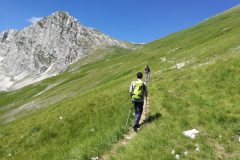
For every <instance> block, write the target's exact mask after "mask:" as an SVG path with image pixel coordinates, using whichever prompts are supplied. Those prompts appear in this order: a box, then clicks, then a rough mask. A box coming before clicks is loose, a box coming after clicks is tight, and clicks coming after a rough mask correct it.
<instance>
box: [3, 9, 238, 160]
mask: <svg viewBox="0 0 240 160" xmlns="http://www.w3.org/2000/svg"><path fill="white" fill-rule="evenodd" d="M239 26H240V7H239V6H238V7H235V8H233V9H231V10H228V11H226V12H224V13H222V14H220V15H217V16H215V17H212V18H209V19H207V20H205V21H203V22H201V23H200V24H198V25H196V26H193V27H191V28H189V29H186V30H183V31H180V32H177V33H174V34H171V35H169V36H167V37H164V38H162V39H159V40H156V41H154V42H151V43H148V44H145V45H142V46H138V47H137V49H122V48H117V47H112V48H102V49H99V50H96V51H94V53H92V54H91V55H89V56H88V57H85V58H84V59H82V60H80V61H78V62H76V63H74V64H73V65H72V66H70V67H69V68H68V69H67V70H66V71H65V72H63V73H62V74H60V75H58V76H55V77H52V78H48V79H46V80H43V81H41V82H39V83H36V84H33V85H29V86H27V87H24V88H22V89H19V90H16V91H12V92H2V93H0V159H3V160H7V159H16V160H28V159H31V160H35V159H36V160H38V159H39V160H42V159H51V160H55V159H79V160H81V159H83V160H84V159H91V157H97V156H100V155H101V154H102V153H107V152H108V151H109V150H110V149H111V146H112V145H113V144H114V143H116V142H117V141H118V140H119V139H121V138H123V135H124V134H125V133H126V132H127V131H128V129H129V128H130V127H131V121H130V122H129V128H126V127H125V123H126V119H127V115H128V110H129V108H130V107H131V105H132V104H131V101H130V96H129V94H128V88H129V85H130V83H131V81H132V80H135V77H136V73H137V72H138V71H143V70H144V66H145V64H149V66H150V68H151V73H152V74H151V81H150V82H149V84H148V87H149V104H150V106H149V107H150V112H149V115H148V117H147V121H146V123H145V125H144V127H142V128H141V130H140V132H138V133H137V136H135V138H134V139H132V140H131V141H129V143H128V144H127V145H125V146H122V147H119V148H117V152H116V153H115V154H114V156H111V155H109V157H110V159H116V160H131V159H134V160H136V159H141V160H156V159H163V160H166V159H176V158H175V156H176V155H177V154H178V155H179V156H180V159H233V160H236V159H240V158H239V157H240V142H239V137H240V116H239V115H240V63H239V62H240V36H239V32H240V28H239ZM132 118H133V117H132ZM193 128H195V129H197V130H199V133H198V134H197V136H196V138H195V139H190V138H187V137H184V135H183V134H182V132H183V131H186V130H189V129H193ZM197 148H198V149H197ZM173 151H174V153H172V152H173ZM111 157H112V158H111Z"/></svg>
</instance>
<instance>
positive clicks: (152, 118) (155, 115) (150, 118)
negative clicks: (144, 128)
mask: <svg viewBox="0 0 240 160" xmlns="http://www.w3.org/2000/svg"><path fill="white" fill-rule="evenodd" d="M160 117H162V114H161V113H155V114H153V115H150V116H148V117H147V118H146V119H145V120H144V121H143V122H142V123H141V125H144V124H147V123H151V122H153V121H156V120H158V119H159V118H160Z"/></svg>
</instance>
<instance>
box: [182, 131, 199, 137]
mask: <svg viewBox="0 0 240 160" xmlns="http://www.w3.org/2000/svg"><path fill="white" fill-rule="evenodd" d="M198 133H199V131H198V130H196V129H191V130H188V131H184V132H183V135H184V136H186V137H189V138H191V139H195V137H196V135H197V134H198Z"/></svg>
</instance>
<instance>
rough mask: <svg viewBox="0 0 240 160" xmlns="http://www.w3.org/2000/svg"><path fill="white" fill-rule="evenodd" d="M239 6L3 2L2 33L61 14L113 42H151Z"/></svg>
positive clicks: (226, 2) (228, 0)
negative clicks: (66, 13)
mask: <svg viewBox="0 0 240 160" xmlns="http://www.w3.org/2000/svg"><path fill="white" fill-rule="evenodd" d="M238 4H240V0H164V1H163V0H119V1H117V0H55V1H53V0H39V1H34V0H1V6H0V31H4V30H7V29H13V28H14V29H23V28H24V27H26V26H28V25H30V22H29V20H30V19H31V18H32V17H44V16H48V15H50V14H52V13H53V12H56V11H59V10H61V11H67V12H69V13H70V14H71V15H72V16H74V17H76V18H77V19H78V20H79V21H80V22H81V23H82V24H84V25H86V26H89V27H94V28H97V29H98V30H100V31H102V32H104V33H106V34H108V35H110V36H112V37H114V38H117V39H121V40H126V41H130V42H138V43H140V42H150V41H153V40H156V39H159V38H161V37H164V36H166V35H168V34H170V33H173V32H176V31H179V30H182V29H185V28H188V27H190V26H193V25H195V24H197V23H199V22H201V21H202V20H204V19H206V18H208V17H211V16H214V15H216V14H217V13H220V12H223V11H225V10H227V9H229V8H231V7H234V6H235V5H238Z"/></svg>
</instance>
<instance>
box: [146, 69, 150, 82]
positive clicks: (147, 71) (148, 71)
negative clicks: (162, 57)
mask: <svg viewBox="0 0 240 160" xmlns="http://www.w3.org/2000/svg"><path fill="white" fill-rule="evenodd" d="M150 72H151V71H150V68H149V66H148V65H145V74H146V78H145V81H146V82H148V81H150Z"/></svg>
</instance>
